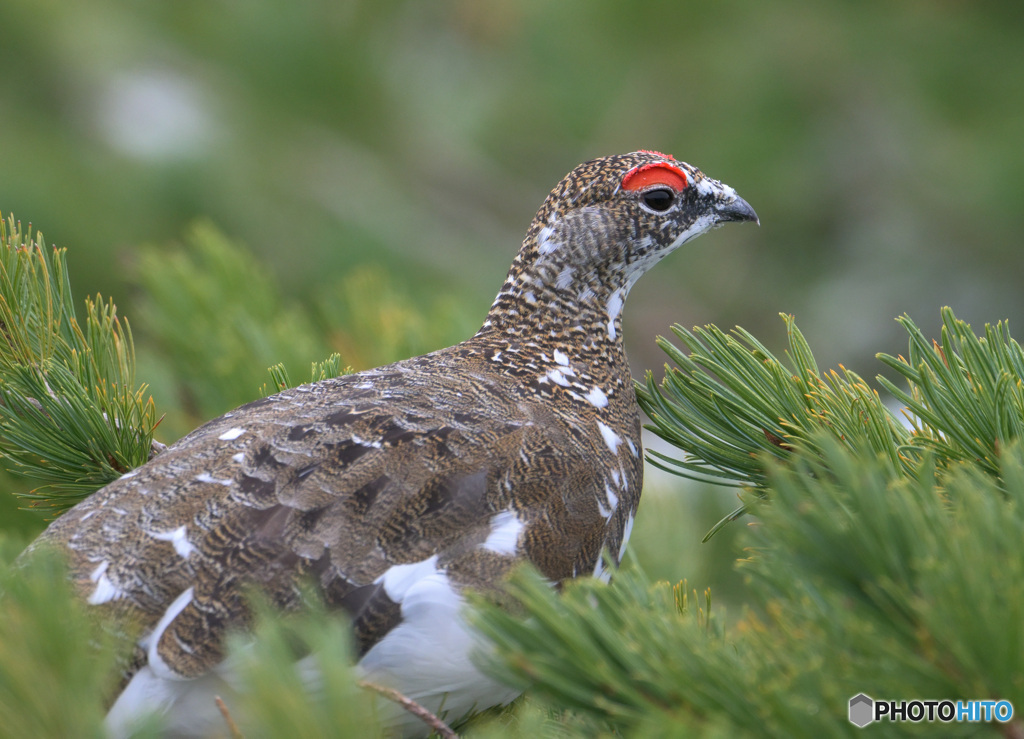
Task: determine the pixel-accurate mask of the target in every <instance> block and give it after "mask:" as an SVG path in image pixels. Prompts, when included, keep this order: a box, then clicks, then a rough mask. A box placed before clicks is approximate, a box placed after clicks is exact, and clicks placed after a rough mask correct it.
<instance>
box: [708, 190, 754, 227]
mask: <svg viewBox="0 0 1024 739" xmlns="http://www.w3.org/2000/svg"><path fill="white" fill-rule="evenodd" d="M715 214H716V215H717V216H718V220H719V222H725V221H753V222H754V223H756V224H757V225H758V226H760V225H761V219H760V218H758V217H757V213H755V212H754V209H753V208H751V207H750V203H748V202H747V201H746V200H744V199H743V198H741V197H740V196H739V195H737V196H736V197H735V199H733V200H729V201H727V202H723V203H721V204H720V205H717V206H715Z"/></svg>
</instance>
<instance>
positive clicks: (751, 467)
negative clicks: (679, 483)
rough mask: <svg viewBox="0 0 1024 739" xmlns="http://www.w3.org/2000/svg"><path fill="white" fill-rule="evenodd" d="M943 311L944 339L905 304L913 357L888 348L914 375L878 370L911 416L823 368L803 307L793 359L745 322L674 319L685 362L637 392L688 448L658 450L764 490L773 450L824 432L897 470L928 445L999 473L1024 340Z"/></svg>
mask: <svg viewBox="0 0 1024 739" xmlns="http://www.w3.org/2000/svg"><path fill="white" fill-rule="evenodd" d="M942 317H943V329H942V342H941V344H939V343H933V342H929V341H928V340H927V339H926V338H925V337H924V335H923V334H922V332H921V331H920V329H918V328H917V326H916V325H914V323H913V322H912V321H911V320H910V319H909V318H908V317H905V316H904V317H903V318H901V319H899V320H900V323H901V324H902V325H903V326H904V328H906V330H907V332H908V334H909V336H910V350H909V357H910V359H909V360H907V359H904V358H903V357H899V358H896V357H891V356H889V355H885V354H880V355H879V360H880V361H882V362H883V363H885V364H886V365H887V366H889V367H891V368H892V369H895V370H896V371H897V372H899V373H900V374H901V375H903V377H904V378H906V379H907V381H908V383H909V389H908V390H901V389H900V388H898V387H896V386H895V385H894V384H893V383H892V382H891V381H889V380H887V379H886V378H885V377H882V376H879V377H878V378H877V379H878V382H879V383H880V384H881V385H882V386H883V387H884V388H885V389H886V390H887V391H888V392H890V393H892V395H893V396H895V397H896V398H897V399H898V400H899V401H900V402H901V403H903V404H904V405H905V406H906V411H905V414H906V416H907V418H908V419H909V420H910V426H911V427H910V428H907V426H905V425H904V424H903V423H902V421H901V420H900V418H899V417H898V416H897V415H896V414H894V413H893V412H892V411H890V410H889V408H888V407H887V406H886V405H885V403H884V402H883V401H882V399H881V398H880V397H879V394H878V392H877V391H875V390H873V389H871V388H870V387H869V386H868V385H867V383H866V382H865V381H864V380H863V379H862V378H861V377H860V376H859V375H857V374H856V373H854V372H851V371H850V370H847V369H845V368H844V367H842V366H840V368H839V370H838V371H836V370H832V371H830V372H828V373H826V374H821V373H820V372H819V370H818V367H817V363H816V362H815V360H814V356H813V354H812V352H811V350H810V347H809V346H808V345H807V342H806V340H805V339H804V337H803V335H802V334H801V333H800V330H799V329H798V328H797V326H796V323H795V321H794V319H793V317H792V316H785V315H784V316H783V320H784V321H785V323H786V328H787V335H788V338H789V349H788V350H787V351H786V357H785V359H779V358H778V357H776V356H774V355H773V354H772V353H771V352H769V351H768V350H767V349H766V348H765V347H764V346H763V345H762V344H761V343H760V342H758V341H757V340H756V339H755V338H754V337H753V336H752V335H750V334H749V333H748V332H746V331H744V330H743V329H741V328H736V329H734V330H733V331H732V332H731V333H730V334H726V333H724V332H723V331H721V330H720V329H718V328H716V327H715V326H706V327H704V328H695V329H694V330H693V332H690V331H687V330H686V329H684V328H682V327H681V326H674V327H673V329H672V330H673V333H675V335H676V337H677V338H678V339H679V340H680V341H682V343H683V345H684V347H685V348H686V349H687V350H689V353H684V352H683V351H682V350H680V349H679V348H677V347H676V346H674V345H673V344H672V343H671V342H669V341H667V340H666V339H664V338H661V337H659V339H658V344H659V346H660V347H661V348H662V350H663V351H665V353H666V354H668V356H669V358H670V359H671V360H672V361H673V363H674V364H675V366H674V367H670V366H667V365H666V371H665V377H664V379H663V381H662V382H661V384H660V385H658V384H657V383H655V381H654V378H653V375H652V374H651V373H650V372H648V373H647V376H646V378H645V383H644V384H643V385H642V386H638V388H637V397H638V400H639V402H640V405H641V407H642V408H643V409H644V411H645V412H646V413H647V415H648V416H649V417H650V419H651V421H652V425H651V426H649V427H648V428H650V429H651V430H653V431H654V432H655V433H656V434H658V435H659V436H661V437H662V438H663V439H665V440H666V441H668V442H669V443H671V444H673V445H674V446H676V447H678V448H680V449H681V450H683V452H684V456H683V457H681V458H676V457H672V456H668V455H665V454H661V453H658V452H653V451H652V452H648V458H649V459H650V461H651V463H652V464H654V465H655V466H657V467H660V468H662V469H665V470H668V471H670V472H673V473H675V474H679V475H682V476H684V477H693V478H696V479H701V480H704V481H707V482H714V483H719V484H726V485H738V486H742V487H749V488H752V489H755V490H761V491H763V490H765V488H766V486H767V484H768V479H767V466H768V464H767V463H768V460H770V459H775V460H786V459H789V458H790V456H791V454H792V452H793V450H795V449H804V450H810V451H812V452H817V453H819V454H820V452H821V441H820V440H821V439H833V440H835V441H838V442H839V443H840V444H842V445H843V446H845V447H847V448H848V449H851V450H853V451H857V452H860V453H864V454H866V455H869V456H873V455H877V456H879V457H881V458H882V459H884V460H885V462H886V465H887V468H888V469H889V471H890V474H892V475H895V476H900V475H913V474H915V473H916V470H917V469H918V467H919V465H920V464H921V460H922V459H924V458H925V457H926V456H927V455H926V452H928V451H933V452H935V453H936V457H935V458H936V459H937V460H938V463H939V464H940V466H943V467H945V466H948V465H952V464H960V463H974V462H978V463H980V464H982V466H983V468H984V469H986V470H987V471H988V472H989V473H990V474H992V475H998V472H997V470H998V455H999V450H1000V449H1001V446H1002V445H1005V444H1006V443H1008V442H1010V441H1012V440H1014V439H1018V438H1021V437H1022V436H1024V386H1022V381H1021V378H1022V377H1024V352H1022V351H1021V348H1020V346H1019V344H1017V342H1016V341H1014V340H1013V339H1012V338H1011V337H1010V335H1009V331H1008V329H1007V326H1006V324H1005V323H999V324H997V325H996V326H995V327H991V326H986V329H985V336H984V337H978V336H975V335H974V333H973V332H972V331H971V327H970V326H969V325H968V324H966V323H965V322H963V321H959V320H957V318H956V317H955V316H954V315H953V312H952V310H950V309H949V308H944V309H943V311H942ZM822 434H824V435H822ZM745 510H746V506H741V507H740V508H738V509H737V510H736V511H734V512H733V513H731V514H730V515H729V516H727V517H726V518H724V519H723V520H722V521H720V522H719V524H717V525H716V526H715V527H714V528H713V529H712V530H711V531H710V532H709V533H708V537H710V536H711V535H713V534H714V533H715V531H717V530H718V529H719V528H720V527H721V526H722V525H723V524H725V523H727V522H728V521H731V520H734V519H735V518H737V517H739V516H740V515H742V513H743V512H745ZM706 538H707V537H706Z"/></svg>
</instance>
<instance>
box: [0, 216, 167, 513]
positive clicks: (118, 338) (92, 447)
mask: <svg viewBox="0 0 1024 739" xmlns="http://www.w3.org/2000/svg"><path fill="white" fill-rule="evenodd" d="M65 251H66V250H65V249H48V248H47V247H46V246H45V243H44V241H43V237H42V234H40V233H39V232H35V233H34V234H33V232H32V227H31V225H30V226H29V227H28V229H27V231H25V232H23V231H22V228H21V224H20V223H18V222H16V221H15V220H14V218H13V217H10V216H9V217H8V218H7V220H6V222H4V221H2V219H0V328H2V333H3V341H0V456H2V457H3V458H4V459H5V460H6V461H7V463H8V464H9V465H10V469H11V470H12V471H13V472H15V473H17V474H20V475H23V476H26V477H30V478H34V479H36V480H40V481H42V482H43V485H41V486H40V487H39V488H36V489H35V490H33V491H32V492H31V493H28V494H25V497H26V498H29V499H31V500H33V501H34V502H33V507H36V508H43V509H46V510H48V511H51V512H55V511H59V510H60V509H62V508H65V507H67V506H70V505H73V504H74V503H75V502H77V501H78V500H80V499H81V498H83V497H85V496H86V495H88V494H90V493H92V492H93V491H95V490H96V489H97V488H99V487H102V486H103V485H105V484H106V483H108V482H111V481H112V480H114V479H116V478H117V477H119V476H120V475H122V474H124V473H125V472H127V471H129V470H131V469H133V468H135V467H137V466H139V465H140V464H142V463H144V462H145V461H147V460H148V459H149V457H150V455H151V453H152V452H153V449H154V447H153V429H154V428H155V427H156V425H157V423H158V419H157V416H156V409H155V406H154V403H153V399H152V397H149V396H148V395H147V394H146V386H145V385H136V384H135V350H134V344H133V342H132V335H131V329H130V327H129V326H128V323H127V322H126V321H125V322H122V321H121V320H119V319H118V317H117V309H116V307H115V306H114V303H113V302H112V301H107V302H104V301H103V300H102V299H101V298H100V297H99V296H97V297H96V299H95V300H92V299H87V300H86V302H85V319H84V322H83V323H80V322H79V320H78V318H77V316H76V313H75V309H74V306H73V304H72V297H71V287H70V282H69V278H68V270H67V264H66V261H65Z"/></svg>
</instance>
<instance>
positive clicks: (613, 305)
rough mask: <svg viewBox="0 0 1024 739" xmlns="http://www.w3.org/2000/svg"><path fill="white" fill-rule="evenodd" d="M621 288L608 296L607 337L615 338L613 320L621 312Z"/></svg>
mask: <svg viewBox="0 0 1024 739" xmlns="http://www.w3.org/2000/svg"><path fill="white" fill-rule="evenodd" d="M622 303H623V298H622V290H616V291H615V292H613V293H612V294H611V295H610V296H609V298H608V308H607V310H608V338H609V339H611V340H612V341H614V340H615V335H616V334H615V320H616V319H617V318H618V317H619V313H621V312H622Z"/></svg>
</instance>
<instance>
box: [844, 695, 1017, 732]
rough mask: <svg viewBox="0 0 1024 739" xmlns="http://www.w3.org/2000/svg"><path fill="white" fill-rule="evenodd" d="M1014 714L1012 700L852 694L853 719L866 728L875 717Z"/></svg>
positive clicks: (995, 717)
mask: <svg viewBox="0 0 1024 739" xmlns="http://www.w3.org/2000/svg"><path fill="white" fill-rule="evenodd" d="M1012 718H1013V704H1012V703H1010V701H981V700H977V701H950V700H910V701H894V700H875V699H874V698H872V697H871V696H869V695H865V694H864V693H857V695H855V696H853V697H852V698H850V713H849V719H850V723H851V724H853V725H854V726H857V727H860V728H861V729H863V728H864V727H865V726H867V725H868V724H870V723H872V722H874V721H910V722H912V723H918V722H919V721H929V722H931V721H941V722H942V723H947V724H948V723H950V722H953V721H966V722H981V721H985V722H988V721H998V722H1000V723H1004V724H1005V723H1006V722H1007V721H1009V720H1010V719H1012Z"/></svg>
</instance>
